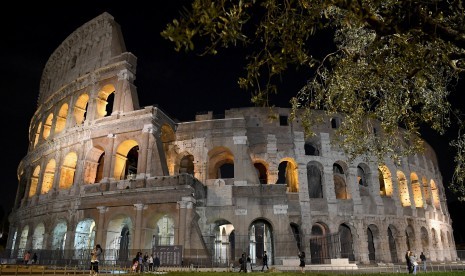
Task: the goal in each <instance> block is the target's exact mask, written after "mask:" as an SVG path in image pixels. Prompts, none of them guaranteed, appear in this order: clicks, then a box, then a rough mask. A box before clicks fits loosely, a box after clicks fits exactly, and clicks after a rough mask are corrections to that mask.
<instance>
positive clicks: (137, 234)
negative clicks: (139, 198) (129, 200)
mask: <svg viewBox="0 0 465 276" xmlns="http://www.w3.org/2000/svg"><path fill="white" fill-rule="evenodd" d="M134 209H136V227H135V229H134V247H133V249H142V248H141V244H140V240H141V238H140V237H141V233H142V211H143V210H144V209H147V206H146V205H144V204H142V203H136V204H134Z"/></svg>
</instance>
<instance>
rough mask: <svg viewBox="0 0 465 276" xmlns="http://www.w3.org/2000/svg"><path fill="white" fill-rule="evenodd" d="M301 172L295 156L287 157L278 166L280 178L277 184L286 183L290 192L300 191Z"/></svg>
mask: <svg viewBox="0 0 465 276" xmlns="http://www.w3.org/2000/svg"><path fill="white" fill-rule="evenodd" d="M298 175H299V172H298V167H297V163H296V162H295V160H294V158H290V157H286V158H283V159H282V160H281V162H280V163H279V166H278V180H277V182H276V184H286V187H287V191H288V192H290V193H297V192H299V176H298Z"/></svg>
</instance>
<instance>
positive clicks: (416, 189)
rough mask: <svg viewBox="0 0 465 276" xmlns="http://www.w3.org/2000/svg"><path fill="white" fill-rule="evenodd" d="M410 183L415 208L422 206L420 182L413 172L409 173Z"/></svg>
mask: <svg viewBox="0 0 465 276" xmlns="http://www.w3.org/2000/svg"><path fill="white" fill-rule="evenodd" d="M410 183H411V185H412V192H413V200H414V202H415V206H416V207H417V208H422V207H423V196H422V195H421V184H420V181H419V179H418V176H417V174H416V173H415V172H411V173H410Z"/></svg>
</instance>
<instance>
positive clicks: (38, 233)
mask: <svg viewBox="0 0 465 276" xmlns="http://www.w3.org/2000/svg"><path fill="white" fill-rule="evenodd" d="M44 234H45V226H44V224H43V223H42V222H41V223H39V224H38V225H37V226H36V228H35V229H34V234H33V235H32V249H33V250H40V249H42V248H43V243H44Z"/></svg>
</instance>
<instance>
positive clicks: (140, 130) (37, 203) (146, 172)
mask: <svg viewBox="0 0 465 276" xmlns="http://www.w3.org/2000/svg"><path fill="white" fill-rule="evenodd" d="M136 65H137V59H136V58H135V57H134V55H132V54H131V53H129V52H126V49H125V46H124V41H123V37H122V34H121V31H120V29H119V26H118V24H117V23H116V22H115V21H114V19H113V17H112V16H111V15H109V14H107V13H104V14H102V15H100V16H98V17H97V18H95V19H93V20H92V21H90V22H88V23H86V24H84V25H83V26H82V27H80V28H79V29H78V30H76V31H75V32H74V33H73V34H71V35H70V36H69V37H68V38H67V39H66V40H65V41H64V42H63V43H62V45H60V46H59V48H58V49H57V50H56V51H55V52H54V53H53V54H52V56H51V57H50V59H49V61H48V63H47V64H46V66H45V69H44V73H43V75H42V81H41V84H40V85H41V86H40V95H39V101H38V108H37V111H36V112H35V114H34V116H33V118H32V119H31V124H30V131H29V141H30V144H29V151H28V153H27V155H26V156H25V157H24V158H23V160H22V161H21V163H20V164H19V166H18V179H19V188H18V192H17V195H16V202H15V206H14V209H13V212H12V214H11V216H10V235H9V240H8V244H7V247H8V248H9V249H12V252H13V253H12V254H13V255H17V256H22V255H21V254H22V252H23V251H24V250H28V249H35V250H51V249H53V250H85V249H88V248H90V247H92V245H93V244H97V243H99V244H101V245H102V247H103V248H104V249H105V250H106V252H107V254H106V256H105V258H106V260H116V261H118V260H119V261H124V260H126V259H124V258H127V259H132V257H133V256H127V254H128V253H127V252H126V251H124V252H125V254H126V256H124V254H123V250H127V249H131V250H144V251H145V250H148V249H152V248H153V246H161V245H164V246H174V245H179V246H181V247H182V258H183V260H184V263H185V264H187V263H195V262H198V261H199V260H200V259H202V260H210V263H215V264H218V265H222V264H228V263H230V262H231V261H234V260H236V259H237V258H239V256H240V254H241V253H242V252H243V251H245V252H248V253H249V254H250V255H251V257H252V259H253V262H259V260H260V257H261V255H262V254H263V251H264V250H266V251H267V252H268V255H269V256H270V260H271V261H270V263H271V264H282V263H283V261H285V260H288V259H294V258H296V255H297V252H298V251H305V252H307V258H308V259H309V262H311V263H322V262H325V261H326V260H329V259H331V258H332V259H334V258H348V259H349V260H351V261H355V262H358V263H370V262H403V261H404V259H403V256H404V253H405V251H406V250H407V249H411V250H413V251H415V252H417V254H419V252H420V251H424V252H428V255H429V258H430V259H431V260H432V261H443V260H455V259H456V258H457V255H456V251H455V244H454V240H453V235H452V233H453V230H452V227H451V220H450V216H449V213H448V210H447V204H446V200H445V196H444V188H443V183H442V177H441V174H440V172H439V168H438V162H437V159H436V156H435V153H434V151H433V149H432V148H431V147H430V146H429V145H426V151H425V153H424V154H421V155H420V154H419V155H416V156H411V157H410V158H405V159H404V160H403V161H402V165H401V166H395V165H394V164H393V163H392V162H391V161H390V160H386V162H385V165H383V166H378V164H377V163H376V162H374V161H370V162H367V161H365V160H362V159H356V160H354V161H352V162H348V161H346V160H347V157H346V156H345V155H344V154H343V153H342V152H341V151H340V150H339V149H338V148H337V147H336V146H335V145H334V144H333V143H331V141H332V139H333V135H334V131H335V129H336V128H337V124H336V123H335V121H334V119H337V120H341V119H342V118H332V119H333V121H331V120H330V119H331V118H328V121H327V123H325V124H321V125H319V126H317V128H316V131H315V132H316V133H317V135H316V136H315V137H311V138H306V137H305V136H304V132H303V128H302V126H301V125H300V123H299V122H298V121H293V122H289V121H288V120H286V118H287V117H288V116H289V112H290V110H289V109H286V108H272V112H273V113H274V114H279V115H280V117H281V118H278V119H272V118H271V117H270V109H269V108H266V109H264V108H237V109H230V110H226V111H225V114H224V118H221V119H218V118H214V117H213V114H212V113H211V112H210V113H207V114H202V115H197V117H196V120H195V121H190V122H181V123H176V122H175V121H174V120H173V119H172V118H170V117H169V116H167V115H166V114H165V113H164V112H163V111H161V110H160V109H158V108H157V107H155V106H147V107H142V108H141V107H139V102H138V98H137V90H136V88H135V86H134V80H135V75H136ZM116 251H118V252H119V253H118V254H116V253H115V254H113V255H112V253H111V252H116ZM66 257H67V258H70V259H72V258H76V255H75V254H72V253H68V256H66Z"/></svg>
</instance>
